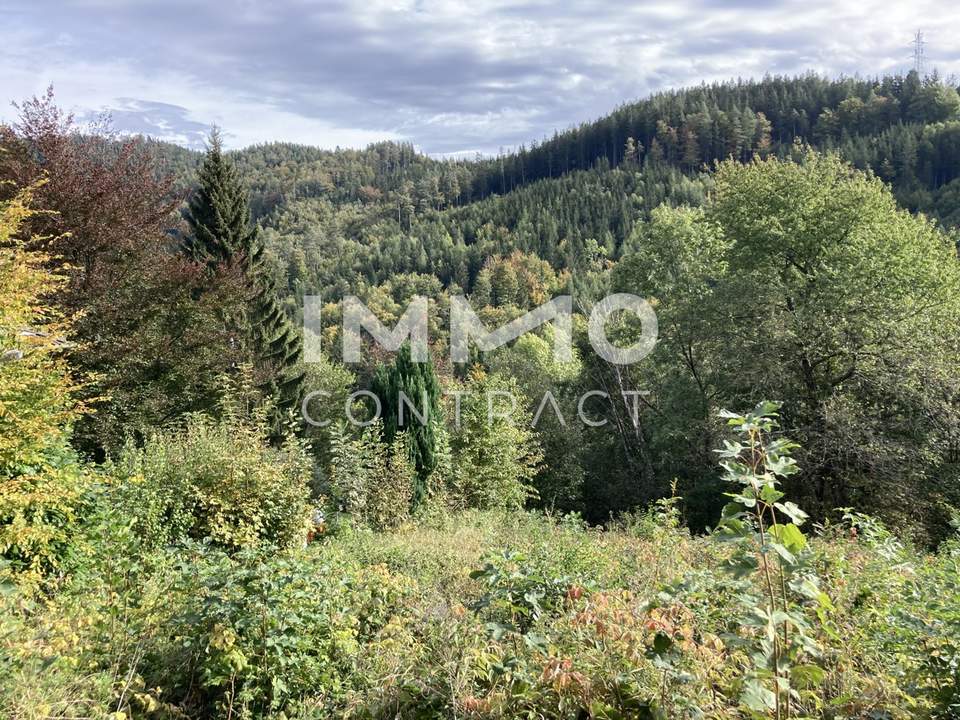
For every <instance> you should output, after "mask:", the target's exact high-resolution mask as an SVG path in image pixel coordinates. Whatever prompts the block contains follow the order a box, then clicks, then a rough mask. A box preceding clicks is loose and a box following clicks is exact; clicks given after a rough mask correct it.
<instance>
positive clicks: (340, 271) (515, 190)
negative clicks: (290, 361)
mask: <svg viewBox="0 0 960 720" xmlns="http://www.w3.org/2000/svg"><path fill="white" fill-rule="evenodd" d="M796 142H803V143H807V144H810V145H812V146H813V147H815V148H817V149H819V150H821V151H836V152H839V153H840V154H841V156H842V157H843V158H844V159H846V160H847V161H848V162H850V163H851V164H853V165H854V166H855V167H857V168H860V169H863V170H871V171H872V172H874V173H876V174H877V176H878V177H880V178H881V179H882V180H884V182H887V183H889V184H890V185H891V187H892V188H893V191H894V194H895V195H896V197H897V199H898V201H899V202H900V203H901V204H902V205H903V206H904V207H906V208H908V209H910V210H911V211H915V212H917V211H919V212H924V213H925V214H927V215H928V216H930V217H933V218H935V219H937V220H939V221H940V222H941V223H942V224H943V225H944V227H947V228H952V227H955V226H957V225H958V224H960V179H958V177H960V99H958V96H957V94H956V91H955V89H954V88H953V87H949V86H947V85H944V84H943V83H942V81H941V80H940V79H938V78H936V77H931V78H926V79H923V80H921V79H920V78H919V77H918V76H917V75H916V74H915V73H911V74H909V75H907V76H891V77H884V78H882V79H877V80H858V79H841V80H828V79H825V78H822V77H819V76H815V75H807V76H803V77H798V78H782V77H774V78H766V79H764V80H761V81H742V82H736V83H724V84H717V85H711V86H702V87H698V88H691V89H687V90H676V91H670V92H666V93H661V94H658V95H655V96H652V97H650V98H648V99H645V100H642V101H639V102H635V103H631V104H626V105H623V106H622V107H620V108H618V109H616V110H615V111H614V112H612V113H611V114H609V115H607V116H604V117H603V118H601V119H599V120H597V121H595V122H592V123H587V124H584V125H581V126H579V127H577V128H574V129H572V130H568V131H565V132H561V133H556V134H554V136H553V137H552V138H551V139H549V140H546V141H544V142H541V143H534V144H533V145H531V146H530V147H529V148H520V149H518V150H517V151H516V152H513V153H510V154H506V155H504V156H502V157H498V158H493V159H488V160H481V161H457V162H445V161H436V160H432V159H430V158H428V157H426V156H423V155H421V154H418V153H417V152H416V151H415V149H414V148H413V147H412V146H410V145H402V144H396V143H389V142H386V143H380V144H377V145H373V146H370V147H369V148H367V149H365V150H361V151H355V150H335V151H325V150H318V149H316V148H310V147H306V146H300V145H291V144H286V143H273V144H269V145H263V146H256V147H251V148H247V149H245V150H242V151H239V152H236V153H233V154H232V156H233V157H234V159H235V161H236V163H237V166H238V168H239V170H240V172H241V173H242V175H243V176H244V178H245V180H246V185H247V187H248V189H249V190H250V193H251V200H250V202H251V208H252V210H253V213H254V216H255V217H256V218H259V219H260V222H261V223H262V225H263V227H264V228H265V229H266V230H267V232H268V235H269V237H270V246H271V248H272V250H273V252H274V253H275V254H276V255H277V256H278V258H279V260H280V262H281V264H282V265H283V266H285V268H284V269H285V274H286V281H285V284H286V286H287V287H288V288H289V289H290V291H291V292H292V293H293V294H296V295H299V294H302V293H303V292H304V291H305V288H314V289H321V288H328V287H330V288H337V287H340V286H339V285H338V284H337V283H338V282H339V281H342V280H343V279H345V278H351V277H352V278H354V279H359V278H363V279H364V280H365V281H367V282H371V283H374V284H377V283H379V282H381V281H382V280H383V279H385V278H387V277H389V275H390V274H391V273H392V272H427V273H430V274H433V275H436V276H437V277H438V278H440V280H441V281H442V282H443V283H444V284H449V283H450V282H453V281H456V282H457V283H458V285H459V286H460V287H461V288H465V289H468V290H469V289H470V288H471V286H472V282H473V278H475V277H476V274H477V273H478V272H479V270H480V266H481V265H482V262H483V260H484V258H486V257H487V256H489V255H490V254H498V253H499V254H509V252H511V251H512V250H514V249H517V250H521V251H524V252H535V253H536V254H538V255H539V256H540V257H542V258H545V259H548V260H549V261H550V262H551V264H552V265H553V266H554V268H555V269H558V270H560V269H564V268H566V267H570V266H575V265H576V260H574V258H577V257H583V256H584V255H585V254H587V253H586V250H585V248H584V247H583V242H584V241H585V240H587V239H592V240H595V241H596V242H597V243H598V245H599V246H600V247H601V248H603V249H604V250H605V251H606V252H607V253H608V254H609V255H610V257H616V256H617V255H618V253H619V252H620V248H621V246H622V245H623V243H624V242H625V241H626V239H627V238H628V237H629V236H630V234H631V231H632V230H633V227H634V222H635V220H636V219H637V218H638V217H644V216H649V212H650V211H651V210H652V209H653V208H655V207H657V206H658V205H660V204H661V203H662V202H665V201H666V202H671V203H675V204H691V205H696V204H699V203H700V202H702V199H703V196H704V192H705V188H706V187H708V186H709V179H708V177H709V169H710V167H711V165H712V164H713V163H714V162H716V161H718V160H724V159H727V158H730V157H732V158H734V159H737V160H741V161H745V160H748V159H750V158H751V157H754V156H758V157H766V156H778V157H784V156H786V155H789V154H790V153H791V152H793V145H794V143H796ZM157 150H158V154H159V156H160V157H161V159H162V160H163V162H164V165H165V167H167V168H169V169H171V170H172V171H173V172H174V173H175V174H176V175H177V176H178V177H179V178H180V179H181V182H182V183H184V184H186V185H189V183H190V182H191V177H192V175H191V172H192V170H193V168H195V167H196V164H197V163H198V162H199V157H200V156H199V154H198V153H191V152H188V151H184V150H182V149H180V148H176V147H174V146H163V145H158V146H157ZM491 196H493V197H491ZM494 236H495V238H494ZM334 257H335V258H336V259H337V262H338V263H339V265H338V266H337V268H333V269H332V268H329V267H327V266H328V265H329V262H330V260H331V258H334ZM278 272H279V273H281V275H280V276H278V279H280V280H281V281H282V274H283V272H284V270H283V269H281V270H278ZM350 281H351V282H352V281H353V280H350Z"/></svg>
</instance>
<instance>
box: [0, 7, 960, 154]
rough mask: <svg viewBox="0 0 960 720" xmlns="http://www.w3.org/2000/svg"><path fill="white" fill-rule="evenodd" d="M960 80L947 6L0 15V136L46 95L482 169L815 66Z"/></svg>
mask: <svg viewBox="0 0 960 720" xmlns="http://www.w3.org/2000/svg"><path fill="white" fill-rule="evenodd" d="M918 29H921V30H923V32H924V37H925V40H926V45H925V55H926V63H927V68H928V69H932V68H934V67H935V68H937V69H938V70H939V71H940V73H941V74H942V75H951V74H960V42H958V41H957V38H958V37H960V3H957V2H955V1H954V0H912V1H910V2H903V1H902V0H894V1H893V2H889V1H887V2H880V1H878V0H853V1H851V0H692V1H691V2H659V1H658V2H629V1H624V0H595V1H591V2H565V1H564V0H544V1H541V0H530V1H528V2H501V1H500V0H467V1H466V2H453V1H451V0H358V1H357V2H306V1H305V0H273V1H272V2H269V3H268V2H254V1H252V0H219V1H213V0H209V1H207V2H202V1H201V2H198V1H197V0H161V1H159V2H158V1H155V0H126V1H120V0H77V1H69V0H68V1H65V2H45V0H0V89H2V91H0V104H2V106H0V121H10V120H12V119H13V118H14V117H15V114H16V111H15V110H14V109H13V108H12V107H11V106H10V105H9V103H8V102H7V101H15V100H21V99H24V98H27V97H30V96H32V95H35V94H37V95H39V94H41V93H42V92H43V91H44V89H45V88H46V87H47V86H48V85H50V84H52V85H53V87H54V91H55V94H56V97H57V101H58V103H59V104H60V105H62V106H64V107H66V108H68V109H70V110H72V111H73V112H74V113H75V114H76V115H77V116H78V117H79V118H90V117H93V116H94V115H95V114H96V113H100V112H103V111H108V112H109V113H110V114H111V116H112V119H113V124H114V127H115V128H116V129H117V130H119V131H121V132H135V133H144V134H149V135H152V136H155V137H158V138H162V139H166V140H170V141H172V142H176V143H179V144H181V145H186V146H189V147H195V148H199V147H203V140H204V137H205V135H206V134H207V132H208V130H209V128H210V126H211V125H212V124H217V125H219V126H220V127H221V128H222V129H223V132H224V134H225V139H226V144H227V145H228V146H230V147H235V148H237V147H244V146H247V145H250V144H254V143H259V142H267V141H273V140H283V141H289V142H299V143H306V144H310V145H317V146H320V147H328V148H332V147H336V146H340V147H363V146H365V145H367V144H368V143H371V142H376V141H378V140H404V141H410V142H412V143H414V144H415V145H416V146H417V147H418V148H419V149H420V150H422V151H424V152H428V153H430V154H433V155H435V156H461V155H463V156H472V155H474V154H476V153H483V154H492V153H496V152H498V151H499V150H500V149H509V148H513V147H516V146H517V145H519V144H520V143H529V142H530V141H532V140H536V139H540V138H543V137H545V136H549V135H552V134H553V131H554V130H563V129H564V128H567V127H570V126H571V125H576V124H578V123H580V122H583V121H587V120H591V119H595V118H597V117H600V116H602V115H605V114H606V113H608V112H610V111H611V110H613V109H614V108H615V107H616V106H617V105H620V104H622V103H624V102H629V101H631V100H635V99H638V98H641V97H644V96H647V95H649V94H650V93H652V92H656V91H659V90H665V89H670V88H679V87H684V86H688V85H695V84H699V83H701V82H711V81H715V80H729V79H733V78H738V77H741V78H759V77H762V76H763V75H765V74H768V73H770V74H791V75H792V74H797V73H803V72H808V71H813V72H818V73H822V74H826V75H829V76H838V75H860V76H867V77H872V76H876V75H881V74H884V73H888V72H903V71H906V70H909V69H910V67H912V64H913V50H912V41H913V34H914V33H915V32H916V31H917V30H918Z"/></svg>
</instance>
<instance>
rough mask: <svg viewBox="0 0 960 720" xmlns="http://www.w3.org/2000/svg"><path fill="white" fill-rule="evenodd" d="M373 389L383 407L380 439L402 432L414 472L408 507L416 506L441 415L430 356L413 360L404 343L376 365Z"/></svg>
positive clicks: (424, 488) (430, 469) (424, 491)
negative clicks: (392, 356)
mask: <svg viewBox="0 0 960 720" xmlns="http://www.w3.org/2000/svg"><path fill="white" fill-rule="evenodd" d="M373 392H374V393H375V394H376V395H377V397H378V398H379V399H380V403H381V406H382V408H383V440H384V442H386V443H392V442H393V441H394V438H396V437H397V436H398V434H399V433H401V432H405V433H406V436H407V443H408V448H409V452H410V461H411V463H412V465H413V467H414V470H415V473H416V478H415V480H414V487H413V500H412V507H413V508H414V509H416V507H417V506H419V505H420V504H421V503H422V502H423V501H424V500H425V499H426V496H427V478H428V477H429V476H430V473H431V472H433V470H434V468H435V467H436V465H437V447H438V439H437V438H438V432H439V430H438V426H439V425H440V424H441V422H442V419H441V417H440V383H439V382H438V381H437V376H436V373H435V372H434V369H433V363H432V362H431V361H430V360H428V361H427V362H422V363H418V362H414V361H413V359H412V358H411V356H410V346H409V345H406V344H405V345H403V347H401V348H400V351H399V352H398V353H397V357H396V359H395V360H394V362H393V364H392V365H389V366H387V365H381V366H380V367H379V368H378V369H377V373H376V376H375V377H374V380H373ZM401 393H403V395H404V396H406V397H405V398H403V397H402V396H401ZM401 402H403V405H402V407H401ZM411 405H412V406H413V408H414V409H415V410H416V413H419V414H420V416H421V417H422V418H423V420H422V421H421V419H420V418H418V417H417V415H416V414H415V413H414V410H412V409H411Z"/></svg>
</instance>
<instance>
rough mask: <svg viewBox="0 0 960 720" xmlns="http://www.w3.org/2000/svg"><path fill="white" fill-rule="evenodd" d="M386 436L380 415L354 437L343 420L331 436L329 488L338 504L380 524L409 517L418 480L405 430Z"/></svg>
mask: <svg viewBox="0 0 960 720" xmlns="http://www.w3.org/2000/svg"><path fill="white" fill-rule="evenodd" d="M382 438H383V435H382V426H381V424H380V422H379V421H377V422H376V423H374V424H373V425H371V426H369V427H367V428H365V429H364V431H363V432H362V433H360V435H359V436H358V437H356V438H351V437H349V436H348V435H347V434H346V428H345V427H344V426H343V425H342V424H341V425H338V426H337V427H336V428H335V429H334V431H333V432H332V433H331V437H330V449H331V456H332V457H331V464H330V494H331V496H332V499H333V501H334V503H335V504H336V505H337V509H338V510H339V511H340V512H345V513H348V514H349V515H351V516H352V517H353V518H354V519H356V520H358V521H360V522H361V523H364V524H367V525H369V526H370V527H373V528H377V529H386V528H391V527H396V526H397V525H399V524H400V523H401V522H403V521H404V520H406V519H407V518H409V517H410V506H411V503H412V501H413V493H414V483H415V481H416V477H415V476H416V471H415V469H414V466H413V463H412V462H411V461H410V453H409V447H408V437H407V435H406V433H403V432H401V433H399V434H398V435H397V436H396V437H395V438H394V440H393V442H391V443H389V444H387V443H384V442H383V439H382Z"/></svg>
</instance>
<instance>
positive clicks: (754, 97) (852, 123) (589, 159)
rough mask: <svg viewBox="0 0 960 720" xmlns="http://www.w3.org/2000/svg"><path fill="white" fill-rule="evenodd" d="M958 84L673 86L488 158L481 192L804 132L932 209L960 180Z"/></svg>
mask: <svg viewBox="0 0 960 720" xmlns="http://www.w3.org/2000/svg"><path fill="white" fill-rule="evenodd" d="M954 85H955V83H945V82H942V81H941V80H940V78H938V77H936V76H930V77H927V78H925V79H921V78H920V77H919V76H918V75H917V73H915V72H911V73H910V74H908V75H906V76H888V77H884V78H882V79H879V80H864V79H855V78H845V79H839V80H829V79H826V78H823V77H821V76H818V75H806V76H803V77H798V78H785V77H768V78H765V79H763V80H760V81H740V82H735V83H721V84H713V85H702V86H700V87H697V88H691V89H686V90H671V91H668V92H663V93H659V94H656V95H654V96H652V97H650V98H648V99H645V100H641V101H639V102H635V103H630V104H627V105H624V106H622V107H620V108H618V109H617V110H616V111H614V112H613V113H611V114H609V115H607V116H605V117H602V118H600V119H599V120H597V121H595V122H591V123H585V124H582V125H580V126H579V127H577V128H574V129H571V130H568V131H566V132H562V133H557V134H555V135H554V136H553V138H551V139H550V140H546V141H544V142H542V143H539V144H534V145H532V146H531V147H530V148H520V150H519V151H518V152H516V153H513V154H510V155H506V156H504V157H500V158H496V159H492V160H487V161H485V162H482V163H479V164H477V165H476V166H475V167H474V169H473V170H474V171H473V183H472V185H471V193H472V194H471V197H475V196H485V195H489V194H492V193H501V194H502V193H504V192H509V191H510V190H512V189H514V188H515V187H518V186H520V185H524V184H526V183H529V182H531V181H534V180H538V179H541V178H550V177H557V176H559V175H562V174H564V173H567V172H570V171H572V170H578V169H586V168H590V167H592V166H593V165H595V164H596V163H597V162H598V161H600V160H604V161H606V162H607V163H609V164H610V165H611V166H616V165H619V164H621V163H623V162H631V161H633V162H644V161H647V160H650V161H654V162H667V163H669V164H671V165H674V166H677V167H679V168H681V169H683V170H684V171H687V172H693V171H695V170H696V169H698V168H699V167H701V166H702V165H703V164H705V163H706V164H712V163H713V161H715V160H722V159H726V158H728V157H733V158H734V159H738V160H747V159H749V158H750V157H751V156H752V155H753V154H754V153H759V154H761V155H764V154H767V153H771V152H772V153H777V154H782V153H784V152H786V151H787V150H788V149H789V148H790V146H791V145H792V144H793V143H794V141H796V140H798V139H799V140H802V141H804V142H807V143H811V144H813V145H815V146H816V147H818V148H820V149H838V150H840V151H841V152H842V153H843V154H844V155H845V156H846V157H847V159H849V160H850V161H852V162H854V163H855V164H856V165H857V166H859V167H862V168H866V167H868V166H869V167H872V168H873V169H874V170H875V171H876V172H877V173H878V174H879V175H880V176H881V177H883V178H884V179H885V180H887V181H890V182H893V183H894V184H895V185H896V186H897V187H898V188H899V189H901V190H902V193H903V197H904V198H905V199H909V200H910V203H909V204H911V205H914V206H916V207H923V208H929V207H932V206H935V205H936V199H935V198H933V197H930V196H931V195H936V194H937V191H939V189H940V188H942V187H943V186H945V185H948V184H949V183H951V182H952V181H953V180H955V179H956V178H957V177H958V176H960V139H958V138H960V126H958V125H957V124H956V121H957V119H958V113H960V98H958V96H957V92H956V89H955V87H954ZM924 191H926V192H924ZM953 194H956V189H955V188H954V189H953ZM956 210H957V208H956V207H955V206H951V207H950V212H951V213H956ZM955 218H956V216H954V219H955Z"/></svg>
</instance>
